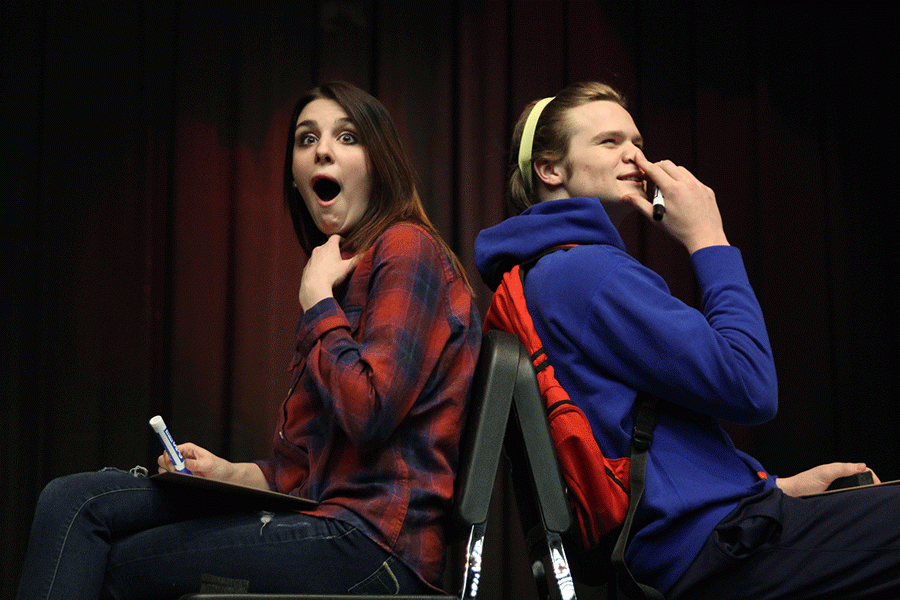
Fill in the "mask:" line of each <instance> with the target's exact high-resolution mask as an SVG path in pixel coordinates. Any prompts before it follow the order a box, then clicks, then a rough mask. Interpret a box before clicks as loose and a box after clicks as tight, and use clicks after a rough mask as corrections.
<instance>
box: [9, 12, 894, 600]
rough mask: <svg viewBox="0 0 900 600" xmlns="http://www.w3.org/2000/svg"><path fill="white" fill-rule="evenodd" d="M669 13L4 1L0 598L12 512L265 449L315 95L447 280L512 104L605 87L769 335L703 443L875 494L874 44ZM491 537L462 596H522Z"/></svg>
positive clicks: (288, 318) (889, 442) (888, 357)
mask: <svg viewBox="0 0 900 600" xmlns="http://www.w3.org/2000/svg"><path fill="white" fill-rule="evenodd" d="M675 4H676V3H657V2H647V1H639V2H625V1H607V2H599V1H596V2H586V1H576V0H568V1H566V0H554V1H547V2H512V1H500V0H492V1H487V2H475V1H468V0H455V1H451V2H443V3H432V2H418V3H414V2H412V3H411V2H396V3H395V2H386V1H376V0H356V1H353V0H351V1H346V2H335V1H326V0H318V1H307V2H290V3H289V2H280V3H272V4H270V3H267V2H254V3H250V4H247V3H244V4H243V5H242V8H240V9H237V8H230V7H231V6H237V3H235V4H234V5H232V4H231V3H224V4H223V3H202V2H183V3H176V2H169V1H158V0H144V1H139V0H135V1H129V2H116V3H110V2H43V3H24V2H19V3H5V5H4V8H2V9H0V10H2V15H0V16H2V19H0V22H2V24H0V28H2V58H0V61H2V63H0V64H2V84H0V85H2V101H3V107H4V110H3V116H4V126H3V130H4V131H3V144H2V146H3V155H4V157H5V158H4V160H3V163H4V164H3V167H4V171H5V172H6V177H5V178H4V181H5V182H6V185H5V187H6V189H5V190H4V195H5V198H6V199H5V203H4V205H5V206H6V207H7V208H6V209H5V211H6V213H7V214H8V215H10V217H8V218H7V220H6V223H7V233H6V234H5V235H4V236H3V238H4V242H3V244H4V257H3V268H4V277H3V286H2V288H3V292H2V293H3V296H4V303H3V306H4V313H3V319H2V332H3V333H2V350H3V361H2V363H3V367H2V368H3V390H4V400H3V413H2V415H3V418H2V420H0V423H2V424H0V427H2V436H3V437H2V439H3V442H2V448H0V469H2V473H0V481H2V497H0V515H2V530H0V537H2V540H3V551H2V553H0V554H2V559H0V564H2V572H0V575H2V581H0V585H2V597H4V598H8V597H11V596H12V594H13V589H14V586H15V583H16V580H17V578H18V572H19V568H20V565H21V561H22V554H23V552H24V546H25V541H26V538H27V530H28V527H29V524H30V521H31V517H32V511H33V506H34V502H35V499H36V497H37V494H38V492H39V490H40V489H41V488H42V487H43V486H44V485H45V484H46V483H47V482H48V481H49V480H50V479H52V478H53V477H56V476H59V475H63V474H67V473H71V472H74V471H81V470H93V469H97V468H100V467H103V466H108V465H114V466H118V467H123V468H129V467H131V466H134V465H137V464H142V465H147V466H151V467H152V465H153V464H154V463H155V458H156V456H157V454H158V453H159V451H160V448H159V447H158V444H157V441H156V440H155V439H154V438H153V437H152V435H151V431H150V428H149V427H148V425H147V420H148V419H149V417H150V416H152V415H154V414H162V415H164V416H165V418H166V419H167V421H168V424H169V426H170V428H171V429H172V431H173V433H174V434H175V436H176V437H177V438H178V439H179V440H183V441H188V440H191V441H194V442H197V443H199V444H201V445H205V446H207V447H208V448H210V449H211V450H213V451H215V452H218V453H220V454H222V455H224V456H226V457H228V458H231V459H234V460H246V459H251V458H254V457H259V456H264V455H267V454H268V453H269V452H270V450H269V449H270V446H271V440H272V435H273V430H274V424H275V416H276V412H277V407H278V406H279V403H280V402H281V401H282V399H283V398H282V397H283V395H284V394H285V392H286V389H287V384H288V374H287V366H288V360H289V359H290V356H291V348H292V342H293V332H294V324H295V321H296V318H297V314H298V304H297V300H296V295H297V287H298V284H299V274H300V270H301V268H302V266H303V263H304V260H305V257H304V256H302V255H301V253H300V251H299V249H298V245H297V243H296V240H295V238H294V235H293V232H292V229H291V226H290V223H289V219H288V217H287V215H286V213H285V211H284V209H283V207H282V204H281V195H280V186H281V181H280V176H281V174H280V170H281V161H282V158H283V153H284V144H285V140H286V134H287V126H288V123H287V119H288V118H289V112H290V108H291V106H292V104H293V102H294V101H295V99H296V98H297V97H298V95H299V94H300V93H301V92H302V91H304V90H305V89H307V88H309V87H310V86H312V85H313V84H315V83H317V82H319V81H323V80H328V79H332V78H339V79H346V80H350V81H352V82H354V83H356V84H357V85H359V86H360V87H362V88H365V89H367V90H369V91H371V92H372V93H373V94H375V95H376V96H378V97H379V98H380V99H381V100H382V101H383V102H384V104H385V105H386V106H387V108H388V109H389V110H390V112H391V113H392V114H393V116H394V118H395V120H396V122H397V125H398V127H399V129H400V131H401V133H402V135H403V138H404V141H405V144H406V146H407V149H408V151H409V153H410V154H411V156H412V158H413V161H414V163H415V165H416V167H417V169H418V173H419V176H420V190H421V192H422V196H423V197H424V199H425V202H426V204H427V208H428V210H429V213H430V214H431V216H432V217H433V219H434V221H435V223H436V224H437V226H438V228H439V229H440V231H441V232H442V233H443V234H444V235H445V236H446V238H447V239H448V241H449V242H450V243H451V244H452V246H453V247H454V248H455V249H456V251H457V252H458V253H459V255H460V256H461V258H462V259H463V261H464V263H465V265H466V266H467V268H468V269H469V271H470V275H471V276H472V277H473V279H474V280H478V276H477V273H476V272H475V269H474V266H473V264H472V243H473V240H474V238H475V235H476V234H477V232H478V231H479V230H480V229H482V228H484V227H487V226H490V225H493V224H495V223H497V222H498V221H500V220H501V219H503V218H504V217H505V216H506V215H507V212H506V209H505V207H504V203H503V190H504V180H505V164H506V156H507V140H508V138H509V135H510V130H511V127H512V124H513V123H514V122H515V120H516V118H517V117H518V115H519V113H520V112H521V110H522V108H523V107H524V106H525V104H526V103H527V102H528V101H530V100H532V99H535V98H538V97H543V96H546V95H551V94H553V93H554V92H556V91H557V90H558V89H559V88H561V87H562V86H564V85H565V84H567V83H570V82H573V81H576V80H582V79H603V80H607V81H609V82H611V83H613V84H615V85H617V86H618V87H620V88H621V89H623V90H624V91H625V92H626V93H627V95H628V96H629V98H630V100H631V109H632V113H633V115H634V116H635V118H636V120H637V122H638V125H639V127H640V128H641V129H642V133H643V134H644V137H645V139H646V140H647V154H648V155H649V156H650V157H651V158H653V159H662V158H669V159H672V160H673V161H675V162H676V163H678V164H681V165H684V166H686V167H688V168H689V169H691V170H692V171H693V172H694V173H695V174H696V175H697V176H698V177H699V178H700V179H701V180H702V181H703V182H705V183H706V184H708V185H709V186H710V187H712V188H713V189H714V190H715V192H716V195H717V198H718V200H719V205H720V207H721V212H722V217H723V219H724V223H725V229H726V233H727V234H728V237H729V240H730V242H731V243H732V244H734V245H736V246H739V247H740V248H741V249H742V251H743V253H744V258H745V261H746V264H747V267H748V270H749V274H750V278H751V280H752V283H753V285H754V288H755V290H756V291H757V294H758V295H759V298H760V301H761V303H762V306H763V310H764V312H765V315H766V319H767V325H768V328H769V332H770V335H771V339H772V344H773V346H774V352H775V358H776V361H777V366H778V370H779V383H780V392H781V395H780V399H781V405H780V406H781V408H780V412H779V414H778V416H777V418H776V419H775V420H774V421H772V422H771V423H769V424H766V425H764V426H761V427H756V428H753V429H748V428H737V427H729V429H730V430H731V432H732V433H733V435H734V437H735V441H736V443H737V444H738V446H739V447H741V448H743V449H744V450H747V451H748V452H751V453H753V454H755V455H756V456H758V457H759V458H760V459H761V460H762V462H763V463H764V464H766V465H767V467H768V468H769V469H770V471H771V472H773V473H780V474H792V473H794V472H796V471H798V470H801V469H805V468H808V467H812V466H814V465H816V464H819V463H822V462H825V461H832V460H839V459H840V460H856V461H866V462H867V463H868V464H869V465H871V466H872V467H874V468H875V469H876V471H878V472H879V474H880V475H881V476H882V478H885V479H891V478H897V477H900V463H898V445H900V443H898V441H897V440H898V436H897V434H896V431H897V426H898V414H900V413H898V410H897V408H896V406H895V404H896V400H897V396H898V354H900V352H898V341H897V340H898V333H900V331H898V330H900V322H898V313H897V300H898V285H897V281H898V280H897V276H896V268H897V262H898V260H897V259H898V250H897V243H896V241H895V236H896V234H897V231H898V218H897V208H896V204H897V202H898V200H897V191H896V185H895V184H893V182H892V181H891V176H892V175H893V173H894V171H895V170H896V167H894V166H893V165H892V162H893V159H894V155H895V154H896V153H895V152H885V150H888V149H890V150H893V149H894V148H893V143H892V142H893V139H892V137H891V134H890V132H891V131H894V130H895V125H896V117H895V116H894V114H893V112H890V111H888V110H885V108H886V106H884V104H886V103H884V104H883V103H881V102H879V100H880V98H882V96H883V93H884V92H885V91H886V90H885V89H884V86H883V85H882V84H881V81H882V80H884V79H887V80H891V79H892V78H893V77H886V76H887V75H890V71H891V70H893V72H894V74H896V67H895V66H894V65H893V62H894V61H893V59H890V54H888V53H886V52H883V51H882V50H881V48H880V47H879V45H878V42H879V41H880V40H884V39H886V37H885V32H886V25H883V24H884V23H886V21H887V19H885V18H884V17H883V16H881V17H879V15H878V14H873V10H872V9H871V8H868V9H866V10H865V11H862V10H861V11H860V12H863V13H865V14H863V15H860V16H856V15H853V14H847V13H849V12H850V11H848V10H846V8H845V9H844V10H842V11H841V12H840V13H838V12H837V8H834V9H827V8H824V7H819V9H818V11H817V12H816V13H810V12H808V11H806V10H804V9H801V8H791V7H790V6H784V5H783V4H784V3H772V4H771V6H770V5H768V4H767V3H758V2H737V3H720V2H701V1H699V0H698V1H694V2H680V3H677V8H676V7H675V6H674V5H675ZM828 10H834V11H835V12H834V13H833V14H829V13H828V12H827V11H828ZM876 12H877V11H876ZM863 26H865V27H863ZM891 109H893V107H891ZM888 144H890V145H888ZM10 207H11V209H10ZM624 235H625V237H626V241H627V243H628V246H629V249H630V250H631V251H632V252H633V253H634V254H635V255H636V256H638V257H639V258H640V259H641V260H642V261H644V262H645V263H646V264H648V265H649V266H651V267H652V268H654V269H656V270H658V271H659V272H660V273H661V274H662V275H663V276H664V277H665V278H666V280H667V281H668V282H669V283H670V285H671V287H672V289H673V292H674V293H675V294H677V295H678V296H679V297H681V298H683V299H684V300H686V301H688V302H690V303H693V304H696V303H697V301H698V298H697V294H696V288H695V285H694V280H693V276H692V273H691V270H690V265H689V262H688V258H687V256H686V253H685V252H684V250H683V249H681V248H680V247H678V246H677V245H675V244H674V243H672V242H671V241H669V240H668V239H666V238H665V237H663V236H662V235H661V234H660V233H659V232H658V231H657V230H655V229H654V228H653V227H652V226H648V225H647V224H646V223H643V222H641V221H640V220H639V219H637V218H634V219H633V220H631V221H629V222H627V224H626V225H625V228H624ZM478 292H479V305H480V306H481V308H482V309H484V308H485V307H486V303H487V300H488V297H489V292H488V290H487V289H486V288H485V287H484V286H483V285H481V284H480V281H479V286H478ZM490 535H491V538H490V540H489V543H488V549H487V568H488V570H487V572H486V574H485V577H484V580H483V585H485V586H486V590H487V591H488V592H489V593H488V594H487V596H486V597H490V598H517V599H518V598H528V597H532V594H533V592H532V590H531V584H530V582H529V581H528V576H529V574H528V569H527V567H526V566H525V564H524V560H523V559H522V555H521V544H520V543H519V537H520V532H519V531H518V529H517V525H516V522H515V516H514V505H513V503H512V502H511V500H510V496H509V494H508V492H507V488H506V483H505V481H503V480H500V482H499V484H498V489H497V496H496V500H495V509H494V511H493V513H492V521H491V524H490ZM507 549H510V550H509V551H507ZM448 581H450V583H451V584H452V583H453V581H452V579H449V580H448Z"/></svg>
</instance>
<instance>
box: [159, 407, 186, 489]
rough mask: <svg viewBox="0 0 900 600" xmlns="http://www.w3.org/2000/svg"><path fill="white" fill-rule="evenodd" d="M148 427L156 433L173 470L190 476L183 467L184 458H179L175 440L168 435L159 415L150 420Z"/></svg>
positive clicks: (167, 430)
mask: <svg viewBox="0 0 900 600" xmlns="http://www.w3.org/2000/svg"><path fill="white" fill-rule="evenodd" d="M150 427H152V428H153V431H155V432H156V435H158V436H159V441H161V442H162V445H163V448H165V449H166V453H167V454H168V455H169V458H171V459H172V464H174V465H175V470H176V471H178V472H179V473H185V474H186V475H190V474H191V472H190V471H188V470H187V468H185V466H184V457H183V456H181V452H179V451H178V447H177V446H176V445H175V440H173V439H172V435H171V434H170V433H169V429H168V428H167V427H166V423H165V421H163V418H162V417H160V416H159V415H156V416H155V417H153V418H152V419H150Z"/></svg>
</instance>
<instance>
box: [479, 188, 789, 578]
mask: <svg viewBox="0 0 900 600" xmlns="http://www.w3.org/2000/svg"><path fill="white" fill-rule="evenodd" d="M560 244H579V246H577V247H575V248H572V249H570V250H568V251H566V252H554V253H552V254H549V255H547V256H545V257H544V258H542V259H541V260H540V261H539V262H538V263H537V265H535V266H534V267H533V268H532V269H531V270H530V271H529V272H528V276H527V278H526V282H525V297H526V300H527V303H528V308H529V312H530V313H531V316H532V318H533V320H534V325H535V329H536V330H537V333H538V335H539V336H540V338H541V341H542V342H543V344H544V348H545V350H546V352H547V355H548V357H549V359H550V362H551V363H552V364H553V366H554V368H555V370H556V376H557V379H559V381H560V383H561V384H562V386H563V387H564V388H565V389H566V391H567V392H568V393H569V395H570V396H571V397H572V399H573V401H574V402H575V403H576V404H577V405H578V406H579V407H580V408H581V409H582V410H583V411H584V412H585V414H586V415H587V417H588V419H589V421H590V423H591V427H592V428H593V432H594V436H595V437H596V439H597V442H598V444H599V446H600V448H601V449H602V450H603V452H604V454H606V455H607V456H610V457H617V456H626V455H627V454H628V448H629V443H630V440H631V429H632V410H633V406H634V401H635V398H636V396H637V390H639V389H641V390H645V391H648V392H650V393H651V394H653V395H655V396H658V397H659V398H662V399H664V400H666V401H667V402H665V403H664V407H663V409H662V411H661V414H660V420H659V424H658V425H657V428H656V433H655V436H654V439H653V444H652V446H651V448H650V453H649V459H648V466H647V483H646V489H645V492H644V497H643V499H642V500H641V504H640V506H639V508H638V512H637V515H636V518H635V525H634V532H635V535H634V539H633V543H632V544H631V545H630V546H629V548H628V550H627V552H626V560H627V562H628V564H629V566H630V568H631V570H632V573H633V574H634V576H635V578H636V579H637V580H638V581H641V582H643V583H649V584H651V585H654V586H655V587H656V588H657V589H659V590H660V591H661V592H663V593H665V592H666V591H668V589H669V588H670V587H671V586H672V585H673V584H674V583H675V582H676V581H677V580H678V578H679V577H680V576H681V575H682V574H683V573H684V572H685V570H686V569H687V568H688V566H689V565H690V564H691V562H692V561H693V559H694V558H695V557H696V555H697V553H698V552H699V550H700V548H701V547H702V545H703V544H704V543H705V541H706V539H707V538H708V537H709V535H710V533H711V532H712V530H713V528H714V527H715V526H716V525H717V524H718V523H719V522H720V521H721V520H722V519H723V518H724V517H725V516H727V515H728V513H729V512H731V511H732V510H733V509H734V508H735V507H736V506H737V503H738V501H739V500H740V499H742V498H744V497H747V496H750V495H753V494H756V493H759V492H762V491H764V490H766V489H769V488H771V487H774V486H775V481H774V479H773V478H768V477H767V476H766V474H765V472H764V470H763V468H762V466H761V465H760V464H759V463H758V462H757V461H756V460H755V459H753V458H752V457H750V456H748V455H746V454H744V453H743V452H741V451H739V450H737V449H736V448H735V447H734V444H733V443H732V441H731V439H730V438H729V437H728V435H727V433H725V431H724V430H723V429H722V428H721V426H720V425H719V420H720V419H722V420H726V421H731V422H734V423H739V424H758V423H762V422H765V421H767V420H769V419H771V418H772V417H774V416H775V412H776V410H777V404H778V400H777V398H778V391H777V382H776V376H775V365H774V362H773V360H772V352H771V348H770V347H769V340H768V335H767V334H766V329H765V323H764V322H763V316H762V311H761V310H760V307H759V303H758V302H757V300H756V297H755V295H754V294H753V290H752V289H751V287H750V283H749V281H748V279H747V274H746V271H745V270H744V265H743V261H742V259H741V254H740V251H739V250H738V249H736V248H733V247H730V246H713V247H709V248H704V249H701V250H698V251H697V252H695V253H694V254H693V255H692V256H691V262H692V264H693V267H694V270H695V273H696V276H697V280H698V283H699V286H700V290H701V292H702V305H703V306H702V311H698V310H696V309H694V308H691V307H689V306H687V305H686V304H684V303H683V302H681V301H680V300H678V299H677V298H674V297H673V296H672V295H671V293H670V292H669V289H668V287H667V286H666V284H665V282H664V281H663V280H662V278H661V277H659V276H658V275H657V274H656V273H654V272H653V271H651V270H650V269H648V268H646V267H644V266H643V265H641V264H640V263H639V262H638V261H636V260H635V259H634V258H632V257H631V256H630V255H628V254H627V252H626V251H625V244H624V243H623V241H622V238H621V237H620V236H619V233H618V232H617V231H616V229H615V228H614V227H613V225H612V223H611V222H610V220H609V217H608V216H607V214H606V211H605V210H604V208H603V206H602V205H601V204H600V202H599V200H597V199H596V198H570V199H566V200H552V201H548V202H543V203H541V204H538V205H536V206H533V207H531V208H529V209H528V210H526V211H525V212H523V213H522V214H521V215H519V216H516V217H512V218H510V219H507V220H506V221H504V222H502V223H500V224H499V225H496V226H494V227H491V228H489V229H485V230H484V231H482V232H481V233H480V234H479V235H478V238H477V239H476V241H475V262H476V265H477V266H478V270H479V272H480V273H481V276H482V278H484V280H485V282H486V283H487V284H488V285H489V286H491V287H492V289H493V288H494V287H495V286H496V283H497V281H498V279H497V278H499V277H500V276H502V273H503V270H506V269H508V268H510V267H511V266H512V264H514V263H519V262H522V261H523V260H525V259H526V258H528V257H530V256H533V255H534V254H537V253H538V252H541V251H542V250H545V249H547V248H551V247H553V246H557V245H560Z"/></svg>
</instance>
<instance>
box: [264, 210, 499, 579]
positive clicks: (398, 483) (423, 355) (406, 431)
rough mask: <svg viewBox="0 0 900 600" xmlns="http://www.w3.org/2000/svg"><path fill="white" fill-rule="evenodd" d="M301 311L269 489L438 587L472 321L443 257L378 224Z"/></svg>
mask: <svg viewBox="0 0 900 600" xmlns="http://www.w3.org/2000/svg"><path fill="white" fill-rule="evenodd" d="M335 298H336V299H331V298H329V299H325V300H322V301H321V302H319V303H318V304H316V305H315V306H313V307H312V308H311V309H310V310H308V311H307V312H306V313H304V314H303V315H302V317H301V319H300V324H299V326H298V334H297V346H296V352H295V355H294V360H293V362H292V368H293V372H294V381H295V384H294V386H293V388H292V391H291V393H290V395H289V397H288V398H287V399H286V400H285V402H284V404H283V406H282V411H281V415H280V418H279V424H278V428H277V431H276V435H275V455H274V458H273V459H270V460H267V461H259V462H258V464H259V465H260V467H261V468H262V470H263V473H264V474H265V476H266V478H267V479H268V481H269V483H270V485H271V486H272V489H275V490H278V491H280V492H283V493H289V494H294V495H300V496H303V497H307V498H312V499H314V500H317V501H319V503H320V504H319V507H318V508H317V509H316V510H313V511H309V512H310V513H311V514H315V515H320V516H325V517H332V518H336V519H340V520H343V521H347V522H349V523H351V524H353V525H354V526H356V527H357V528H359V529H360V530H362V531H364V532H365V533H367V534H368V535H369V536H370V537H371V538H372V539H373V540H374V541H375V542H377V543H378V544H380V545H381V546H383V547H384V548H386V549H387V550H389V551H390V552H391V553H393V554H394V555H395V556H397V557H398V558H400V559H401V560H402V561H403V562H404V563H405V564H407V565H408V566H409V567H411V568H412V569H413V570H414V571H415V572H416V573H418V574H419V576H420V577H421V578H422V579H423V581H425V582H426V583H428V584H430V585H432V586H435V587H437V586H438V585H439V580H440V577H441V572H442V570H443V562H444V534H443V526H442V517H443V516H444V515H445V514H446V512H447V510H448V507H449V505H450V503H451V501H452V498H453V481H454V477H455V474H456V469H457V462H458V461H457V459H458V445H459V439H460V434H461V429H462V426H463V423H464V418H465V408H466V403H467V400H468V394H469V388H470V384H471V378H472V372H473V370H474V367H475V363H476V361H477V358H478V351H479V347H480V343H481V319H480V317H479V315H478V310H477V307H476V306H475V304H474V301H473V299H472V296H471V294H470V292H469V290H468V288H467V287H466V285H465V283H464V282H463V280H462V279H460V278H459V277H458V276H457V275H456V274H455V272H454V271H453V268H452V265H451V263H450V262H449V260H448V258H447V256H446V254H445V253H444V252H443V251H442V250H441V249H440V247H439V246H438V245H437V243H436V242H435V241H434V240H433V239H432V238H431V237H430V236H429V235H428V234H426V233H425V231H424V230H423V229H421V228H420V227H418V226H416V225H412V224H408V223H404V224H399V225H395V226H393V227H391V228H390V229H388V230H387V231H386V232H385V233H384V235H382V236H381V237H380V238H379V239H378V240H377V241H376V243H375V244H374V246H373V247H372V248H371V249H370V250H369V251H368V252H366V254H365V255H364V256H363V258H362V260H361V262H360V263H359V265H358V266H357V267H356V269H355V270H354V272H353V273H352V274H351V275H350V277H349V278H348V281H347V282H345V284H344V285H342V286H340V287H339V289H337V290H335Z"/></svg>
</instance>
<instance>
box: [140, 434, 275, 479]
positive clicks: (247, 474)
mask: <svg viewBox="0 0 900 600" xmlns="http://www.w3.org/2000/svg"><path fill="white" fill-rule="evenodd" d="M178 451H179V452H181V455H182V456H183V457H184V466H185V467H186V468H187V470H188V471H190V472H191V474H193V475H196V476H198V477H204V478H206V479H214V480H216V481H224V482H226V483H234V484H237V485H245V486H248V487H253V488H258V489H261V490H268V489H269V482H268V481H266V478H265V476H263V473H262V470H260V468H259V466H257V465H256V464H255V463H233V462H230V461H227V460H225V459H224V458H220V457H218V456H216V455H215V454H213V453H212V452H210V451H209V450H206V449H205V448H201V447H200V446H198V445H196V444H191V443H186V444H179V445H178ZM156 462H157V464H158V465H159V472H160V473H165V472H166V471H169V472H174V471H175V465H174V464H172V459H171V458H169V455H168V453H166V452H163V453H162V454H161V455H160V456H159V458H157V459H156Z"/></svg>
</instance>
